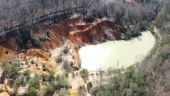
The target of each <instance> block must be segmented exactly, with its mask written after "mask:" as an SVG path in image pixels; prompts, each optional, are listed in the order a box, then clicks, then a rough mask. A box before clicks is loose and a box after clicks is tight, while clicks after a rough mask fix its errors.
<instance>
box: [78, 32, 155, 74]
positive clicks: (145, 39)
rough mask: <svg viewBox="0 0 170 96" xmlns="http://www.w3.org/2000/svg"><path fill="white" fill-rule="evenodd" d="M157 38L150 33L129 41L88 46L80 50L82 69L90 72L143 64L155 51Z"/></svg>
mask: <svg viewBox="0 0 170 96" xmlns="http://www.w3.org/2000/svg"><path fill="white" fill-rule="evenodd" d="M154 45H155V37H154V36H153V35H152V33H151V32H150V31H146V32H142V35H141V36H139V37H137V38H133V39H131V40H128V41H124V40H120V41H108V42H106V43H102V44H98V45H88V46H85V47H82V48H81V49H80V50H79V54H80V58H81V62H82V63H81V68H85V69H88V70H89V71H97V70H99V69H100V70H107V69H108V68H110V67H111V68H114V69H118V68H122V67H123V68H127V67H129V66H130V65H133V64H136V63H139V62H141V61H142V60H143V59H144V58H145V57H146V56H147V55H148V54H149V53H150V51H151V50H152V49H153V47H154Z"/></svg>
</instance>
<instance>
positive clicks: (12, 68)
mask: <svg viewBox="0 0 170 96" xmlns="http://www.w3.org/2000/svg"><path fill="white" fill-rule="evenodd" d="M4 70H5V72H6V74H7V77H8V78H11V79H16V76H17V75H18V74H19V73H18V71H19V66H18V65H17V64H16V63H12V62H6V63H5V64H4Z"/></svg>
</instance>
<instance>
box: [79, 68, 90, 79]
mask: <svg viewBox="0 0 170 96" xmlns="http://www.w3.org/2000/svg"><path fill="white" fill-rule="evenodd" d="M80 76H81V77H82V78H83V79H87V78H88V76H89V72H88V70H87V69H82V70H81V71H80Z"/></svg>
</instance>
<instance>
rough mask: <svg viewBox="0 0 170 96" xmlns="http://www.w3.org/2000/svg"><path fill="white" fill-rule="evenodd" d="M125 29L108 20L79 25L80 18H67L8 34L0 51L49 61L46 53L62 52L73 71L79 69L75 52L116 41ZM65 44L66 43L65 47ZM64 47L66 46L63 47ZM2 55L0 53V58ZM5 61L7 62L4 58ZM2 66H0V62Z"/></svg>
mask: <svg viewBox="0 0 170 96" xmlns="http://www.w3.org/2000/svg"><path fill="white" fill-rule="evenodd" d="M125 34H126V29H125V28H124V27H122V26H119V25H116V24H115V23H114V22H112V21H110V20H104V19H103V20H95V21H94V22H91V23H85V22H83V17H82V16H76V17H71V18H69V19H67V20H65V21H63V22H61V23H59V24H53V25H50V26H43V25H41V26H39V27H38V28H36V29H35V30H34V31H26V30H25V31H24V30H22V31H21V32H10V33H8V34H6V35H5V36H1V37H0V45H1V46H2V47H0V50H11V51H12V52H16V53H20V52H23V53H24V54H25V55H26V56H34V57H40V58H45V59H46V60H48V59H49V58H50V57H51V54H53V53H50V52H49V50H54V49H55V48H62V47H63V46H64V45H65V49H67V51H71V52H72V53H73V54H71V55H73V59H74V62H73V67H76V68H79V67H80V63H81V61H80V58H79V54H78V50H79V48H81V47H82V46H85V45H88V44H98V43H102V42H105V41H107V40H120V39H123V36H124V35H125ZM68 42H69V43H68ZM66 43H67V44H66ZM3 52H4V51H1V54H0V55H1V56H0V58H2V56H3V54H2V53H3ZM59 53H61V52H59ZM5 59H6V60H8V59H10V58H5ZM2 62H4V61H3V60H2Z"/></svg>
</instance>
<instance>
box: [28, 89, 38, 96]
mask: <svg viewBox="0 0 170 96" xmlns="http://www.w3.org/2000/svg"><path fill="white" fill-rule="evenodd" d="M28 95H29V96H37V89H36V88H35V87H30V88H29V89H28Z"/></svg>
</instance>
